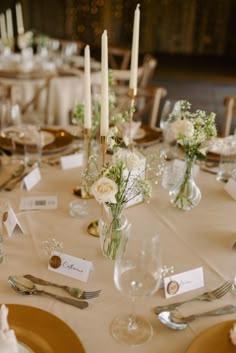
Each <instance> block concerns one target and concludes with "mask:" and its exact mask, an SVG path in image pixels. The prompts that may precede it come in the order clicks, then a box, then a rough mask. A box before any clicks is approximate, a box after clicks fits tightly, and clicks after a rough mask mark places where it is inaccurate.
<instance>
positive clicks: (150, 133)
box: [134, 125, 162, 147]
mask: <svg viewBox="0 0 236 353" xmlns="http://www.w3.org/2000/svg"><path fill="white" fill-rule="evenodd" d="M140 128H141V131H142V132H143V136H142V137H141V136H140V137H141V138H140V137H139V138H137V139H135V138H134V141H135V143H136V144H137V145H141V146H144V147H148V146H151V145H152V144H154V143H157V142H159V141H160V140H161V137H162V131H161V129H158V128H156V129H152V128H151V127H150V126H148V125H141V127H140Z"/></svg>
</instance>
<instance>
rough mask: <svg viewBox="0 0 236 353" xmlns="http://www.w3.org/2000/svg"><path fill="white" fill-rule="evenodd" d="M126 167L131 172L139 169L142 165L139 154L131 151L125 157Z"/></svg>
mask: <svg viewBox="0 0 236 353" xmlns="http://www.w3.org/2000/svg"><path fill="white" fill-rule="evenodd" d="M125 165H126V168H127V169H128V171H129V172H132V170H134V169H137V168H139V167H140V165H141V159H140V158H139V156H138V155H137V153H135V152H132V151H129V152H127V153H126V155H125Z"/></svg>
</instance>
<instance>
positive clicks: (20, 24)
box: [16, 2, 24, 34]
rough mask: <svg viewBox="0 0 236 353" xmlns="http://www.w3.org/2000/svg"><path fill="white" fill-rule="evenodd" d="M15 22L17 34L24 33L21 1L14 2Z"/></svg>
mask: <svg viewBox="0 0 236 353" xmlns="http://www.w3.org/2000/svg"><path fill="white" fill-rule="evenodd" d="M16 22H17V32H18V34H23V33H24V24H23V15H22V7H21V3H19V2H18V3H17V4H16Z"/></svg>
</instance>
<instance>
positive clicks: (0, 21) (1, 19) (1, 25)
mask: <svg viewBox="0 0 236 353" xmlns="http://www.w3.org/2000/svg"><path fill="white" fill-rule="evenodd" d="M0 30H1V39H2V40H3V41H5V40H6V39H7V29H6V21H5V15H4V13H1V14H0Z"/></svg>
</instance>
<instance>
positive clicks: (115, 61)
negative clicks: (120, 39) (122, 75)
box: [108, 47, 131, 70]
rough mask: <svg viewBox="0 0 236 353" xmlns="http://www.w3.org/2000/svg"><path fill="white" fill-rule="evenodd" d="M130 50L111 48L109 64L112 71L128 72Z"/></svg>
mask: <svg viewBox="0 0 236 353" xmlns="http://www.w3.org/2000/svg"><path fill="white" fill-rule="evenodd" d="M130 56H131V51H130V49H124V48H116V47H109V48H108V64H109V67H110V68H111V69H115V70H128V69H129V63H130Z"/></svg>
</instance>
